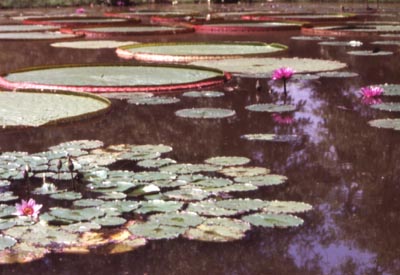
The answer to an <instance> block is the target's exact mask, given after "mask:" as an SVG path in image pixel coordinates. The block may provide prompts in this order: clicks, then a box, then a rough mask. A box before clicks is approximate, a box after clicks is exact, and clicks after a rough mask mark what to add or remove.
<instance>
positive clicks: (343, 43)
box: [318, 40, 363, 47]
mask: <svg viewBox="0 0 400 275" xmlns="http://www.w3.org/2000/svg"><path fill="white" fill-rule="evenodd" d="M362 44H363V43H362V42H361V41H356V40H351V41H322V42H319V43H318V45H321V46H339V47H340V46H344V47H346V46H348V47H359V46H361V45H362Z"/></svg>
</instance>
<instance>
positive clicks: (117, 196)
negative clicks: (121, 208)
mask: <svg viewBox="0 0 400 275" xmlns="http://www.w3.org/2000/svg"><path fill="white" fill-rule="evenodd" d="M126 197H127V195H126V194H125V193H121V192H114V191H113V192H106V193H105V194H104V195H101V196H99V199H102V200H122V199H125V198H126Z"/></svg>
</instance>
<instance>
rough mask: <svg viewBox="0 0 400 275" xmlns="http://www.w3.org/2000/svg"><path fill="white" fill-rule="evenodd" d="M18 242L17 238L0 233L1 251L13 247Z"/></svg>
mask: <svg viewBox="0 0 400 275" xmlns="http://www.w3.org/2000/svg"><path fill="white" fill-rule="evenodd" d="M16 243H17V240H16V239H14V238H11V237H9V236H4V235H0V251H2V250H4V249H6V248H9V247H12V246H13V245H14V244H16Z"/></svg>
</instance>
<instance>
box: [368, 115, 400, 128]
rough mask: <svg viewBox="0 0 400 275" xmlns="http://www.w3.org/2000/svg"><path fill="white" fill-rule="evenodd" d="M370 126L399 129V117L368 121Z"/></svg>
mask: <svg viewBox="0 0 400 275" xmlns="http://www.w3.org/2000/svg"><path fill="white" fill-rule="evenodd" d="M368 124H369V125H371V126H372V127H377V128H385V129H393V130H400V118H393V119H391V118H386V119H376V120H371V121H369V122H368Z"/></svg>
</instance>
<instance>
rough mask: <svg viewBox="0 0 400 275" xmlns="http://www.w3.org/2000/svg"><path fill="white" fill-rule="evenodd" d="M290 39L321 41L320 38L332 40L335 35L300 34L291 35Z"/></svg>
mask: <svg viewBox="0 0 400 275" xmlns="http://www.w3.org/2000/svg"><path fill="white" fill-rule="evenodd" d="M290 39H293V40H305V41H322V40H327V39H329V40H333V39H335V37H332V36H331V37H329V36H317V35H300V36H292V37H290Z"/></svg>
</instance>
